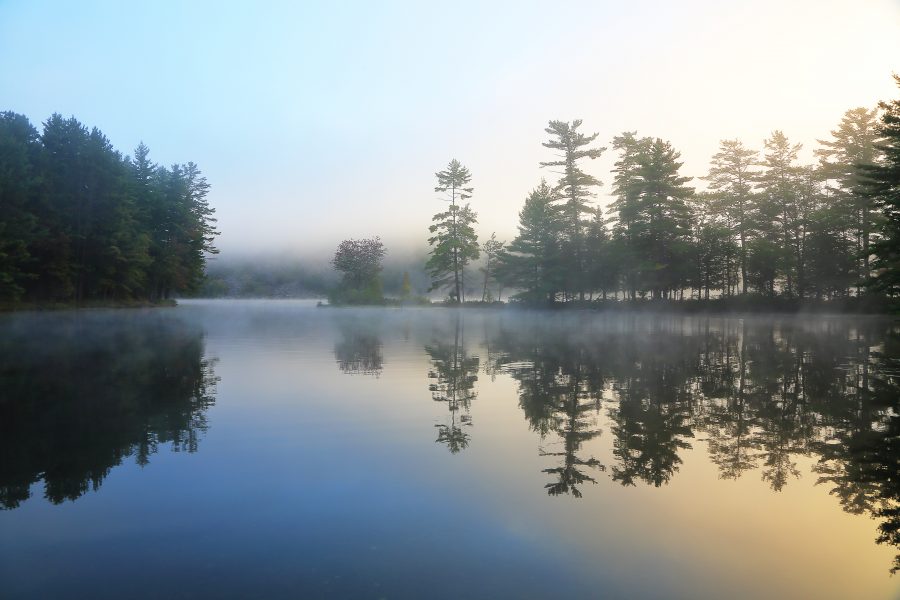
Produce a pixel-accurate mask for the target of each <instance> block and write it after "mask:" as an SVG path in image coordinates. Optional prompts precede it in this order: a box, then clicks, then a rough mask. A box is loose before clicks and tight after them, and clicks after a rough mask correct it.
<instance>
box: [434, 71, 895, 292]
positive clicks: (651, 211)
mask: <svg viewBox="0 0 900 600" xmlns="http://www.w3.org/2000/svg"><path fill="white" fill-rule="evenodd" d="M895 79H896V80H897V82H898V85H900V77H898V76H895ZM581 126H582V121H581V120H575V121H571V122H566V121H550V123H549V125H548V127H547V128H546V130H545V131H546V133H547V134H548V136H549V139H548V140H547V141H545V142H544V143H543V145H544V147H546V148H548V149H549V150H551V151H553V153H554V157H553V159H552V160H549V161H546V162H542V163H540V166H541V167H543V168H547V169H549V170H550V171H551V172H553V173H555V174H557V175H558V179H557V180H556V182H555V183H552V184H551V183H548V182H547V180H546V179H543V180H541V182H540V183H539V184H538V185H537V187H535V188H534V189H533V190H532V191H531V192H530V193H529V194H528V196H527V197H526V199H525V203H524V206H523V207H522V209H521V210H520V212H519V225H518V234H517V235H516V237H515V238H514V239H513V240H512V241H510V242H509V243H508V244H507V243H504V242H500V241H498V240H496V237H495V236H491V239H490V240H488V241H487V242H485V243H484V244H482V245H479V242H478V237H477V235H476V233H475V229H474V227H475V225H476V224H477V214H476V213H475V211H474V210H473V209H472V208H471V206H470V204H469V202H468V201H469V200H470V198H472V196H473V194H474V188H473V187H472V185H471V180H472V175H471V173H470V171H469V170H468V169H467V168H466V167H465V166H464V165H462V164H461V163H460V162H459V161H458V160H456V159H454V160H452V161H451V162H450V163H449V164H448V166H447V168H446V169H445V170H443V171H440V172H438V173H436V177H437V186H436V187H435V191H436V192H439V193H441V194H443V195H444V196H445V198H446V201H447V202H448V203H449V206H448V209H447V210H446V211H441V212H439V213H437V214H436V215H435V216H434V217H433V223H432V225H431V226H430V232H431V236H430V237H429V239H428V242H429V245H430V246H431V253H430V258H429V260H428V263H427V265H426V268H427V270H428V272H429V274H430V275H431V278H432V286H431V290H430V291H434V290H446V291H447V294H448V296H449V301H450V302H453V303H462V302H464V301H465V291H466V283H465V281H466V280H465V277H466V269H467V267H468V266H469V265H470V264H471V263H472V261H475V260H478V259H479V258H480V256H481V255H482V254H484V255H485V256H486V260H485V261H484V264H483V266H482V267H481V268H482V272H483V280H482V281H483V289H482V300H490V299H492V298H493V294H492V293H491V290H496V291H497V297H498V298H499V297H500V295H501V294H502V290H503V289H504V288H507V289H513V290H515V292H516V293H515V294H514V296H513V298H515V299H518V300H521V301H525V302H529V303H540V304H546V303H551V304H552V303H556V302H572V301H586V300H593V299H596V298H602V299H604V300H605V299H610V298H615V299H631V300H634V299H644V298H651V299H677V300H682V299H685V298H697V299H700V298H703V299H709V298H711V297H725V298H728V297H734V296H739V295H747V294H756V295H759V296H765V297H772V298H774V297H783V298H794V299H807V298H815V299H838V298H844V297H850V296H860V295H863V294H869V295H882V296H888V297H895V296H897V294H898V292H900V100H894V101H891V102H881V103H879V105H878V108H876V109H867V108H854V109H851V110H848V111H847V112H846V113H845V114H844V116H843V118H842V119H841V121H840V123H839V124H838V126H837V127H836V128H835V129H834V130H833V131H831V135H830V137H829V138H828V139H823V140H819V147H818V148H817V149H816V150H815V156H816V158H817V159H818V162H817V163H816V164H802V163H801V162H800V161H799V159H798V156H799V152H800V150H801V148H802V145H801V144H799V143H795V142H793V141H791V140H790V139H788V137H787V136H786V135H785V134H784V133H783V132H781V131H777V130H776V131H774V132H772V134H771V135H770V136H769V137H768V138H767V139H766V140H765V141H764V143H763V147H762V148H751V147H748V146H745V145H744V143H743V142H742V141H740V140H737V139H726V140H722V141H721V143H720V147H719V150H718V152H717V153H716V154H715V155H713V157H712V159H711V161H710V166H709V170H708V172H707V173H706V174H705V175H704V176H703V177H701V178H700V179H701V180H703V181H704V182H706V189H705V190H703V191H698V190H697V189H696V188H695V187H692V186H690V185H688V184H689V183H690V181H691V179H692V178H691V177H687V176H685V175H683V174H682V171H681V168H682V162H681V160H680V153H679V152H678V151H677V150H676V149H675V147H674V146H673V145H672V144H671V143H670V142H668V141H665V140H663V139H661V138H656V137H644V136H640V135H638V133H637V132H634V131H627V132H624V133H622V134H621V135H619V136H616V137H614V138H613V140H612V150H613V151H614V152H617V154H618V159H617V161H616V162H615V167H614V169H613V171H612V175H613V181H612V190H613V194H614V196H615V200H614V202H613V203H612V204H611V205H610V207H609V208H608V210H606V211H604V210H603V209H602V208H600V207H597V206H595V205H594V204H593V203H592V199H593V198H594V197H595V196H596V189H597V188H598V187H599V186H600V185H601V182H600V181H599V180H598V179H597V178H595V177H594V176H592V175H590V174H588V173H587V172H585V170H584V166H585V163H586V162H587V161H590V160H593V159H596V158H598V157H599V156H600V155H601V154H602V153H603V152H605V151H607V148H605V147H600V146H599V145H597V144H596V140H597V137H598V135H597V134H596V133H593V134H585V133H583V132H582V131H581Z"/></svg>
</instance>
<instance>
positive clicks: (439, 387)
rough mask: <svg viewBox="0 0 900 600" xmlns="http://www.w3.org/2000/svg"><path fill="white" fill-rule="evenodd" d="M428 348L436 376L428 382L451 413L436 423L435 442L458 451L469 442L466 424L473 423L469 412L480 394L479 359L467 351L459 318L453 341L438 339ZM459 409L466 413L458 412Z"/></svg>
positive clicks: (432, 392) (455, 324) (431, 373)
mask: <svg viewBox="0 0 900 600" xmlns="http://www.w3.org/2000/svg"><path fill="white" fill-rule="evenodd" d="M425 352H427V353H428V356H429V357H430V358H431V366H432V368H431V370H430V371H429V372H428V378H429V379H432V380H434V383H432V384H430V385H429V386H428V389H429V390H430V391H431V398H432V399H433V400H434V401H436V402H446V403H447V410H448V411H449V413H450V421H449V423H446V424H438V425H435V427H436V428H437V429H438V436H437V439H436V440H435V442H438V443H441V444H445V445H446V446H447V448H448V449H449V450H450V452H451V453H453V454H456V453H457V452H459V451H460V450H463V449H465V448H466V447H467V446H468V445H469V434H468V433H466V432H465V431H464V430H463V427H468V426H471V425H472V418H471V416H470V415H469V414H468V412H469V406H470V404H471V402H472V400H474V399H475V398H476V396H477V393H476V392H475V382H476V381H478V366H479V360H478V357H477V356H469V355H467V354H466V350H465V345H464V340H463V326H462V322H461V320H460V319H459V318H457V319H456V320H455V322H454V327H453V341H452V342H450V343H448V342H445V341H443V340H437V341H435V342H434V343H433V344H431V345H427V346H425ZM460 410H462V411H463V412H464V413H465V414H462V415H459V416H458V414H459V412H460Z"/></svg>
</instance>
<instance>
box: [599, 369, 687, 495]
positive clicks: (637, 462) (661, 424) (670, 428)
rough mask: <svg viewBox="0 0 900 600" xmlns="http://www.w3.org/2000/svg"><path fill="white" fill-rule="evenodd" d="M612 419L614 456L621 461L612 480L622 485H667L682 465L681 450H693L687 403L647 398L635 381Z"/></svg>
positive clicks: (626, 391)
mask: <svg viewBox="0 0 900 600" xmlns="http://www.w3.org/2000/svg"><path fill="white" fill-rule="evenodd" d="M610 418H611V419H612V420H613V421H614V422H615V425H614V426H613V427H612V433H613V435H614V436H615V440H614V442H613V455H614V456H615V457H616V458H617V459H619V464H618V465H616V466H614V467H613V469H612V478H613V480H614V481H618V482H620V483H621V484H622V485H635V480H641V481H645V482H646V483H651V484H653V485H654V486H656V487H659V486H661V485H662V484H664V483H668V482H669V480H670V479H671V478H672V475H674V473H675V472H676V471H677V470H678V465H680V464H681V458H680V457H679V456H678V451H679V450H681V449H684V448H690V447H691V445H690V444H689V443H688V442H686V441H684V438H686V437H692V435H693V434H692V433H691V427H690V421H689V419H690V411H689V408H688V405H687V403H684V402H661V401H660V399H659V398H658V397H653V396H650V397H647V396H645V395H644V394H643V393H641V392H640V391H639V388H637V387H635V386H633V382H632V383H630V384H628V387H626V389H625V390H623V392H622V395H620V397H619V404H618V407H616V408H612V409H610Z"/></svg>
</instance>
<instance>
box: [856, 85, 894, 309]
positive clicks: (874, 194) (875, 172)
mask: <svg viewBox="0 0 900 600" xmlns="http://www.w3.org/2000/svg"><path fill="white" fill-rule="evenodd" d="M894 80H895V81H896V82H897V85H898V86H900V75H894ZM878 106H879V108H881V110H882V111H883V112H882V115H881V121H880V123H879V124H878V130H877V132H878V135H879V136H881V138H882V141H881V142H880V143H879V144H878V145H877V146H876V147H877V149H878V150H880V151H881V153H882V157H881V159H880V160H879V161H878V162H877V163H876V164H874V165H862V166H861V167H860V171H861V173H862V174H863V175H864V176H865V178H866V183H865V193H866V195H867V196H868V197H869V198H871V199H872V201H873V202H874V205H875V206H876V207H877V208H879V209H880V210H881V211H882V212H883V213H884V217H885V222H884V225H883V226H882V229H881V236H882V237H881V239H879V240H877V241H876V242H875V243H874V244H873V247H872V250H873V252H874V254H875V261H874V264H873V265H872V266H873V267H874V269H875V273H874V274H873V276H872V277H871V279H870V281H869V287H870V288H871V289H873V290H878V291H881V292H884V293H886V294H888V295H889V296H891V297H894V296H896V295H897V294H898V292H900V99H897V100H891V101H890V102H880V103H879V104H878Z"/></svg>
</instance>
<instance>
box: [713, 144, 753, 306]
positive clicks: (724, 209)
mask: <svg viewBox="0 0 900 600" xmlns="http://www.w3.org/2000/svg"><path fill="white" fill-rule="evenodd" d="M757 156H758V152H756V151H755V150H751V149H749V148H745V147H744V145H743V144H742V143H741V142H740V140H722V141H721V142H720V145H719V151H718V152H717V153H716V154H714V155H713V157H712V161H711V162H710V167H709V173H708V174H707V175H706V177H704V179H706V180H707V181H709V188H710V189H711V190H713V191H715V192H718V196H717V198H718V200H719V206H720V210H721V214H722V216H723V217H724V219H725V223H724V224H725V227H727V228H729V229H731V230H732V231H734V232H735V234H736V236H737V238H738V241H739V243H740V247H739V252H740V257H739V260H740V265H741V291H742V292H743V293H744V294H746V293H747V243H748V241H749V238H750V236H751V235H752V231H753V222H752V218H751V217H752V212H753V211H752V208H753V182H754V180H755V179H757V177H758V173H757V171H756V170H755V169H754V166H755V165H756V162H757Z"/></svg>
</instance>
